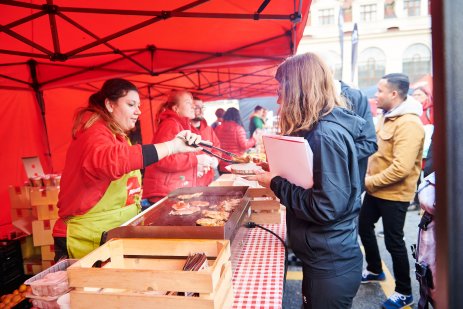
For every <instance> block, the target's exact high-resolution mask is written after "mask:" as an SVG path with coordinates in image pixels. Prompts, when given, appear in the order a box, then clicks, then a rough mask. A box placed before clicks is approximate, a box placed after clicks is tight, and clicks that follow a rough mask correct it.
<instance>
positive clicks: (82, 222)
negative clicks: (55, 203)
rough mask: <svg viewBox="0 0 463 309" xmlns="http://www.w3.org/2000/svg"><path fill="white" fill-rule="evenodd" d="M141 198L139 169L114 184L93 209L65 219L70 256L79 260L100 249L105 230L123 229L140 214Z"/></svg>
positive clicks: (112, 183) (113, 182)
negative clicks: (125, 223) (125, 224)
mask: <svg viewBox="0 0 463 309" xmlns="http://www.w3.org/2000/svg"><path fill="white" fill-rule="evenodd" d="M140 199H141V173H140V171H139V170H136V171H132V172H130V173H128V174H125V175H124V176H122V177H121V178H119V179H118V180H114V181H112V182H111V183H110V185H109V187H108V189H107V190H106V192H105V194H104V195H103V197H102V198H101V199H100V200H99V201H98V203H97V204H96V205H95V206H93V208H92V209H90V210H89V211H88V212H87V213H86V214H84V215H81V216H74V217H71V218H69V219H68V220H66V224H67V238H66V240H67V249H68V254H69V257H70V258H74V259H76V258H77V259H80V258H82V257H84V256H85V255H87V254H88V253H90V252H91V251H93V250H94V249H96V248H98V247H99V246H100V241H101V234H102V233H103V232H104V231H108V230H110V229H112V228H115V227H118V226H120V225H121V224H123V223H124V222H126V221H128V220H130V219H131V218H133V217H134V216H136V215H137V214H138V213H139V212H140V209H141V207H140Z"/></svg>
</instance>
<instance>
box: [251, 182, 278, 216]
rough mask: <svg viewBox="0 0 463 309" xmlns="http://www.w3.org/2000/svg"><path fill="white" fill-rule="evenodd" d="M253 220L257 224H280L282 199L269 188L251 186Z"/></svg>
mask: <svg viewBox="0 0 463 309" xmlns="http://www.w3.org/2000/svg"><path fill="white" fill-rule="evenodd" d="M246 195H247V196H248V197H250V199H251V200H250V202H249V205H250V208H251V219H250V220H251V221H253V222H255V223H257V224H280V223H281V212H280V208H281V205H280V200H279V199H278V198H277V197H276V196H275V194H274V193H273V192H272V190H270V189H268V188H249V189H248V191H247V193H246Z"/></svg>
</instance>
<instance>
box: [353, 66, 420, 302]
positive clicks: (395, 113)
mask: <svg viewBox="0 0 463 309" xmlns="http://www.w3.org/2000/svg"><path fill="white" fill-rule="evenodd" d="M409 85H410V83H409V80H408V77H407V76H406V75H404V74H401V73H393V74H388V75H385V76H383V78H382V79H381V80H380V81H379V83H378V91H377V92H376V97H377V106H378V108H381V109H382V110H383V115H382V116H381V117H380V119H379V120H378V123H377V127H376V137H377V143H378V151H377V152H376V153H375V154H373V155H372V156H371V157H370V159H369V162H368V172H367V176H366V178H365V189H366V195H365V198H364V201H363V205H362V208H361V210H360V216H359V234H360V238H361V240H362V243H363V246H364V248H365V258H366V261H367V268H366V270H365V271H364V273H363V275H362V283H367V282H375V281H382V280H385V275H384V272H383V270H382V265H381V257H380V254H379V250H378V243H377V241H376V236H375V224H376V222H378V220H379V218H382V220H383V226H384V241H385V244H386V248H387V250H388V251H389V253H390V254H391V257H392V264H393V270H394V276H395V279H396V281H395V285H396V286H395V292H394V293H393V294H392V295H391V296H390V297H389V298H388V299H387V300H386V301H385V302H384V303H383V308H386V309H390V308H403V307H406V306H407V305H410V304H412V303H413V297H412V290H411V280H410V267H409V262H408V253H407V248H406V246H405V242H404V240H403V237H404V232H403V228H404V223H405V216H406V214H407V208H408V206H409V204H410V201H411V200H413V197H414V195H415V190H416V182H417V180H418V177H419V175H420V171H421V156H422V152H423V143H424V128H423V125H422V123H421V120H420V116H421V113H422V108H421V106H420V103H419V102H418V101H416V100H415V99H413V97H411V96H407V93H408V89H409Z"/></svg>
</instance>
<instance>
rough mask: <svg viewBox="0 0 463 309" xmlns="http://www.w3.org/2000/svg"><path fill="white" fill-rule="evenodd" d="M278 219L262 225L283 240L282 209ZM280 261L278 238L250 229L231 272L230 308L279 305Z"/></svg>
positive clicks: (284, 224) (281, 268)
mask: <svg viewBox="0 0 463 309" xmlns="http://www.w3.org/2000/svg"><path fill="white" fill-rule="evenodd" d="M281 222H282V224H264V225H263V226H264V227H265V228H268V229H270V230H272V231H273V232H275V233H276V234H277V235H279V236H280V237H281V238H282V239H283V240H285V239H286V223H285V222H286V221H285V212H284V211H283V212H282V220H281ZM284 264H285V249H284V247H283V245H282V243H281V242H280V240H278V238H276V237H275V236H274V235H272V234H271V233H269V232H267V231H265V230H263V229H261V228H258V227H256V228H254V229H251V230H250V232H249V233H248V236H247V239H246V244H245V245H244V247H243V248H242V251H241V254H240V256H239V258H238V263H237V267H236V269H235V272H234V273H233V292H234V296H235V300H234V303H233V308H243V309H251V308H252V309H256V308H281V306H282V301H283V281H284V271H285V270H284Z"/></svg>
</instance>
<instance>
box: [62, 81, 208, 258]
mask: <svg viewBox="0 0 463 309" xmlns="http://www.w3.org/2000/svg"><path fill="white" fill-rule="evenodd" d="M140 114H141V111H140V97H139V95H138V90H137V88H136V87H135V85H133V84H132V83H131V82H129V81H127V80H124V79H119V78H117V79H110V80H107V81H106V82H105V83H104V84H103V87H102V88H101V90H99V91H98V92H96V93H94V94H92V95H91V96H90V98H89V103H88V106H87V107H85V108H83V109H82V110H80V111H79V112H78V113H77V114H76V118H75V121H74V127H73V132H72V133H73V134H72V136H73V140H72V142H71V145H70V146H69V149H68V152H67V155H66V162H65V166H64V170H63V174H62V178H61V188H60V193H59V200H58V208H59V219H58V220H57V222H56V224H55V226H54V229H53V237H54V239H55V260H58V259H60V258H63V257H71V258H81V257H83V256H84V255H86V254H87V253H89V252H91V251H92V250H94V249H95V248H97V247H98V246H99V245H100V239H101V234H102V232H103V231H107V230H109V229H112V228H115V227H117V226H119V225H121V224H122V223H124V222H125V221H127V220H129V219H130V218H132V217H133V216H135V215H136V214H138V212H139V211H140V209H141V207H140V195H141V175H140V171H139V170H140V169H141V168H144V167H145V166H148V165H150V164H152V163H154V162H156V161H158V160H160V159H162V158H164V157H166V156H169V155H172V154H175V153H180V152H196V151H199V150H200V149H198V148H195V147H190V146H187V145H186V144H185V142H184V140H185V139H186V140H187V141H188V144H189V145H191V144H193V143H195V144H197V143H199V141H201V137H200V136H199V135H196V134H192V133H191V132H188V131H183V132H180V133H179V134H178V135H177V136H178V137H180V138H176V137H175V136H174V137H173V138H172V139H171V140H169V141H166V142H164V143H160V144H155V145H153V144H148V145H131V144H130V141H129V139H128V137H127V134H128V133H129V132H130V131H131V130H132V129H133V128H134V127H135V123H136V122H137V120H138V117H139V116H140Z"/></svg>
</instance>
